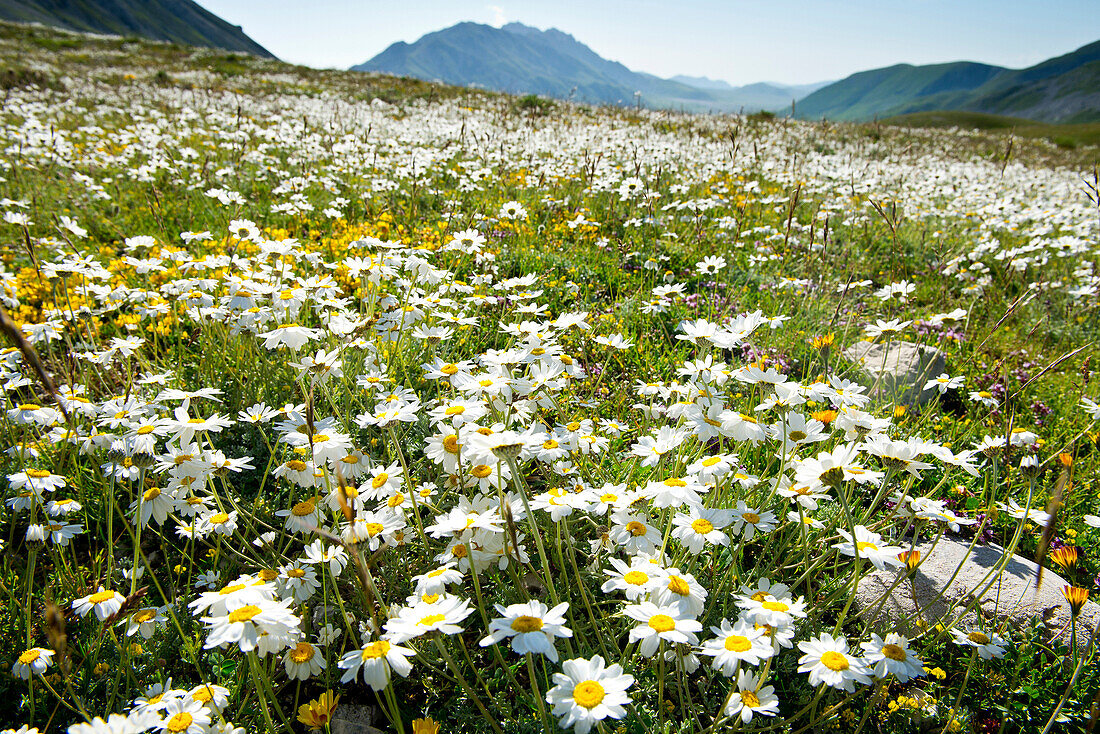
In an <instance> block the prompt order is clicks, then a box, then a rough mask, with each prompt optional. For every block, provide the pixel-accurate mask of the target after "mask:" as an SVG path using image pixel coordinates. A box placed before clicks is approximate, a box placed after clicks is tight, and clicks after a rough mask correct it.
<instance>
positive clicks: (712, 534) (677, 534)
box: [672, 505, 729, 554]
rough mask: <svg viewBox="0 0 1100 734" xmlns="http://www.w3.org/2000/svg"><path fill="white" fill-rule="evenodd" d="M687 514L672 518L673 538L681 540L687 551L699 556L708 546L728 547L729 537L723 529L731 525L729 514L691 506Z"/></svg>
mask: <svg viewBox="0 0 1100 734" xmlns="http://www.w3.org/2000/svg"><path fill="white" fill-rule="evenodd" d="M687 510H689V511H687V512H686V513H683V514H680V515H676V516H674V517H673V518H672V524H673V526H674V529H673V530H672V537H673V538H676V539H678V540H680V543H681V545H683V547H684V548H686V549H687V550H689V551H691V552H693V554H698V552H702V550H703V548H704V547H705V546H706V545H707V544H711V545H717V546H728V545H729V537H728V536H727V535H726V534H725V533H723V532H722V528H723V527H725V526H726V525H727V524H728V523H729V513H728V512H726V511H724V510H707V508H705V507H701V506H697V505H689V507H687Z"/></svg>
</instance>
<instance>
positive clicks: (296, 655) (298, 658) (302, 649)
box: [290, 642, 316, 665]
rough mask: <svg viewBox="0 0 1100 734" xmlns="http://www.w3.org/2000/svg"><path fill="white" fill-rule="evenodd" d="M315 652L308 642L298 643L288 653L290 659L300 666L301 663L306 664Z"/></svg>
mask: <svg viewBox="0 0 1100 734" xmlns="http://www.w3.org/2000/svg"><path fill="white" fill-rule="evenodd" d="M315 653H316V650H314V649H313V645H311V644H309V643H308V642H299V643H298V644H297V645H295V646H294V649H293V650H291V651H290V659H291V660H293V661H294V662H296V663H298V664H299V665H301V664H302V663H308V662H309V661H310V660H312V659H313V655H314V654H315Z"/></svg>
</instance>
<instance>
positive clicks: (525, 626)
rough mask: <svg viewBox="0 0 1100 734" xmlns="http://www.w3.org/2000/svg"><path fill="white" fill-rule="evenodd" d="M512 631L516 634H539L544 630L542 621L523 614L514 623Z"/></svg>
mask: <svg viewBox="0 0 1100 734" xmlns="http://www.w3.org/2000/svg"><path fill="white" fill-rule="evenodd" d="M512 629H513V630H515V631H516V632H538V631H539V630H540V629H542V620H541V619H539V618H538V617H531V616H528V615H526V614H523V615H520V616H518V617H516V618H515V620H513V621H512Z"/></svg>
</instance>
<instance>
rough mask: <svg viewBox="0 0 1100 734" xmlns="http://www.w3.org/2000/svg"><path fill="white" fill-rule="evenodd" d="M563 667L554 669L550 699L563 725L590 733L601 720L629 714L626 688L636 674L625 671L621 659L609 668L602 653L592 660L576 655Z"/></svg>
mask: <svg viewBox="0 0 1100 734" xmlns="http://www.w3.org/2000/svg"><path fill="white" fill-rule="evenodd" d="M562 671H563V672H561V673H554V687H553V688H551V689H550V690H549V691H547V692H546V702H547V703H548V704H550V705H551V706H553V707H554V708H553V713H554V716H557V717H559V718H560V721H559V722H558V723H559V725H560V726H561V727H562V728H563V729H567V728H569V727H573V730H574V731H575V732H576V733H577V734H588V732H589V731H590V730H591V729H592V725H593V724H595V723H596V722H597V721H602V720H603V719H606V718H608V717H611V718H612V719H621V718H623V716H625V715H626V709H625V708H624V707H625V706H626V705H627V704H629V703H630V696H628V695H627V694H626V689H627V688H630V686H632V685H633V684H634V676H632V675H629V674H624V673H623V669H622V666H620V665H619V664H618V663H616V664H614V665H611V666H609V667H606V668H605V667H604V660H603V658H602V657H600V656H599V655H596V656H594V657H593V658H592V659H591V660H585V659H584V658H574V659H572V660H566V661H565V662H564V663H563V664H562Z"/></svg>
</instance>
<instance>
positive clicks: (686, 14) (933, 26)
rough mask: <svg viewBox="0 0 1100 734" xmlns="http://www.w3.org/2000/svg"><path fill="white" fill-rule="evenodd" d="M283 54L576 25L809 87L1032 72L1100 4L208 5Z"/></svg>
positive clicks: (651, 53) (364, 51)
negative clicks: (892, 72)
mask: <svg viewBox="0 0 1100 734" xmlns="http://www.w3.org/2000/svg"><path fill="white" fill-rule="evenodd" d="M198 1H199V2H200V4H202V5H203V6H205V7H206V8H208V9H209V10H211V11H212V12H214V13H217V14H218V15H220V16H221V17H223V18H225V19H226V20H228V21H230V22H232V23H234V24H237V25H240V26H242V27H243V28H244V31H245V32H246V33H248V34H249V35H250V36H252V38H254V39H256V41H258V42H259V43H260V44H262V45H263V46H265V47H266V48H267V49H268V50H269V51H271V52H272V53H274V54H275V55H276V56H278V57H279V58H281V59H284V60H286V61H291V62H294V63H299V64H306V65H309V66H317V67H335V68H346V67H348V66H351V65H352V64H358V63H361V62H363V61H366V60H367V59H369V58H371V57H372V56H374V55H375V54H377V53H378V52H380V51H382V50H383V49H385V48H386V47H387V46H389V45H390V44H391V43H393V42H395V41H399V40H400V41H408V42H410V43H411V42H412V41H415V40H416V39H417V38H419V37H420V36H422V35H424V34H425V33H429V32H431V31H434V30H439V29H441V28H445V27H447V26H450V25H453V24H454V23H457V22H459V21H463V20H471V21H475V22H479V23H488V24H491V25H500V24H501V23H502V22H507V21H519V22H521V23H526V24H527V25H533V26H536V27H539V28H549V27H554V28H558V29H560V30H563V31H565V32H566V33H571V34H573V36H575V37H576V38H577V40H579V41H581V42H582V43H585V44H587V45H588V46H590V47H591V48H592V49H593V50H594V51H596V53H598V54H600V55H601V56H603V57H605V58H608V59H612V60H614V61H620V62H622V63H624V64H626V65H627V66H628V67H630V68H631V69H634V70H635V71H645V72H649V73H651V74H657V75H659V76H664V77H668V76H672V75H675V74H689V75H693V76H709V77H711V78H715V79H724V80H726V81H729V82H731V83H733V84H747V83H751V82H757V81H777V82H786V83H792V84H793V83H808V82H815V81H823V80H826V79H840V78H843V77H845V76H847V75H848V74H851V73H853V72H856V71H862V70H865V69H873V68H876V67H880V66H889V65H891V64H896V63H902V62H907V63H912V64H930V63H936V62H943V61H960V60H966V61H981V62H985V63H990V64H998V65H1001V66H1009V67H1023V66H1029V65H1031V64H1034V63H1037V62H1039V61H1042V60H1044V59H1047V58H1050V57H1051V56H1057V55H1060V54H1063V53H1067V52H1069V51H1072V50H1073V49H1075V48H1078V47H1080V46H1083V45H1085V44H1086V43H1091V42H1092V41H1096V40H1100V5H1098V2H1097V0H1046V1H1043V0H1034V1H1031V2H1022V1H1018V0H996V1H995V0H678V1H676V2H666V1H661V0H553V1H551V2H547V1H545V0H541V1H538V2H536V1H535V0H404V1H401V0H398V1H397V2H393V1H392V0H388V1H386V2H380V1H377V0H368V1H363V0H359V1H358V2H357V1H355V0H198Z"/></svg>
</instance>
